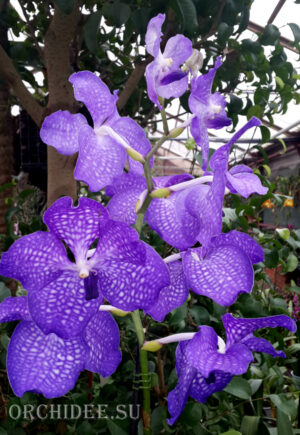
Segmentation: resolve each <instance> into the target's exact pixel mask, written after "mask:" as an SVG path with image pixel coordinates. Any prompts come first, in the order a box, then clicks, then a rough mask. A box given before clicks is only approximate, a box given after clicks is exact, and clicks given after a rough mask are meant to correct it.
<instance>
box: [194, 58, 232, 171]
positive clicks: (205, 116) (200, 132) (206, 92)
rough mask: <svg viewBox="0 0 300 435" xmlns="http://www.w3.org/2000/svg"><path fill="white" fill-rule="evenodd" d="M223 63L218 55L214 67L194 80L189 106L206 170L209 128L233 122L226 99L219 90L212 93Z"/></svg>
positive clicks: (224, 125) (221, 126)
mask: <svg viewBox="0 0 300 435" xmlns="http://www.w3.org/2000/svg"><path fill="white" fill-rule="evenodd" d="M221 65H222V61H221V58H220V57H218V58H217V60H216V62H215V65H214V67H213V68H211V69H210V70H209V72H208V73H207V74H204V75H202V76H200V77H198V78H197V79H193V80H192V83H191V84H192V92H191V95H190V97H189V107H190V110H191V112H192V113H193V114H194V117H193V119H192V121H191V133H192V136H193V138H194V139H195V142H196V144H197V145H198V146H200V147H201V150H202V159H203V166H202V168H203V169H204V170H206V167H207V163H208V155H209V139H208V132H207V129H208V128H213V129H217V130H218V129H220V128H223V127H226V126H228V125H230V124H231V123H232V121H231V119H230V118H228V117H227V115H226V113H225V106H226V101H225V98H224V97H223V95H221V94H220V93H219V92H215V93H214V94H212V93H211V88H212V84H213V81H214V78H215V75H216V72H217V69H218V68H220V66H221Z"/></svg>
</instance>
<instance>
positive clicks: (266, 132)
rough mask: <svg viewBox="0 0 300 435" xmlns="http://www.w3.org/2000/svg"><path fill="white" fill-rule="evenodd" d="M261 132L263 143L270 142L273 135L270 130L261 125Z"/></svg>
mask: <svg viewBox="0 0 300 435" xmlns="http://www.w3.org/2000/svg"><path fill="white" fill-rule="evenodd" d="M259 128H260V132H261V140H262V143H266V142H268V141H269V140H270V137H271V133H270V129H269V128H268V127H266V126H265V125H260V126H259Z"/></svg>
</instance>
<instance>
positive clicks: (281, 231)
mask: <svg viewBox="0 0 300 435" xmlns="http://www.w3.org/2000/svg"><path fill="white" fill-rule="evenodd" d="M276 233H278V234H279V236H280V237H281V238H282V239H283V240H287V239H288V238H289V237H290V235H291V233H290V230H289V229H288V228H276Z"/></svg>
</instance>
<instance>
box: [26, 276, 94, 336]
mask: <svg viewBox="0 0 300 435" xmlns="http://www.w3.org/2000/svg"><path fill="white" fill-rule="evenodd" d="M101 301H102V297H101V296H99V297H98V298H97V299H93V300H90V301H87V300H86V298H85V288H84V280H83V279H81V278H79V277H78V276H77V274H76V273H74V272H73V271H65V272H63V273H62V274H61V276H60V277H59V278H57V279H56V280H55V281H52V282H51V283H50V284H48V285H46V286H45V287H44V288H43V289H39V290H36V291H31V292H29V293H28V307H29V312H30V314H31V317H32V319H33V320H34V321H35V323H36V324H37V325H38V327H39V328H40V329H41V330H42V331H43V333H44V334H49V333H51V332H53V333H55V334H56V335H58V336H59V337H62V338H64V339H68V338H73V337H76V336H77V335H79V334H80V333H81V332H82V330H83V329H84V328H85V326H86V325H87V323H88V321H89V319H90V318H91V317H92V316H93V315H94V314H95V313H96V311H97V309H98V307H99V305H100V303H101Z"/></svg>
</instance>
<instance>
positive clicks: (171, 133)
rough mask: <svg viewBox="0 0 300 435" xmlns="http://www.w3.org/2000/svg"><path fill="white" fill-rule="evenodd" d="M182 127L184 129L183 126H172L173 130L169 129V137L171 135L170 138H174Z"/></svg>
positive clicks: (180, 131) (181, 130)
mask: <svg viewBox="0 0 300 435" xmlns="http://www.w3.org/2000/svg"><path fill="white" fill-rule="evenodd" d="M184 129H185V127H176V128H173V130H171V131H170V133H169V137H171V138H172V139H175V138H176V137H178V136H179V135H180V134H181V133H182V132H183V131H184Z"/></svg>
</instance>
